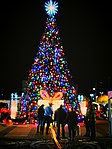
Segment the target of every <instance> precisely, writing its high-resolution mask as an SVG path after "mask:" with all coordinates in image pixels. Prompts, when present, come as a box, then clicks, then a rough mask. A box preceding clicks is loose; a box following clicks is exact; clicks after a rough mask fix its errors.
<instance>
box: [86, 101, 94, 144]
mask: <svg viewBox="0 0 112 149" xmlns="http://www.w3.org/2000/svg"><path fill="white" fill-rule="evenodd" d="M86 116H87V122H86V131H87V132H86V135H87V136H88V137H90V140H91V141H94V140H95V137H96V129H95V128H96V113H95V107H94V105H92V102H91V101H89V102H88V108H87V114H86Z"/></svg>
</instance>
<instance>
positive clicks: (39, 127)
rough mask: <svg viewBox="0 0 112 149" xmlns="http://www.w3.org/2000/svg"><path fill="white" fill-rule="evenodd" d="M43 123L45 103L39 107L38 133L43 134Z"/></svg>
mask: <svg viewBox="0 0 112 149" xmlns="http://www.w3.org/2000/svg"><path fill="white" fill-rule="evenodd" d="M43 123H44V104H42V105H41V106H40V107H39V108H38V125H37V133H39V132H40V134H43Z"/></svg>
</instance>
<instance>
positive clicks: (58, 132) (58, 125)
mask: <svg viewBox="0 0 112 149" xmlns="http://www.w3.org/2000/svg"><path fill="white" fill-rule="evenodd" d="M59 137H60V123H59V122H57V139H59Z"/></svg>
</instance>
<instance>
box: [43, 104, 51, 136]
mask: <svg viewBox="0 0 112 149" xmlns="http://www.w3.org/2000/svg"><path fill="white" fill-rule="evenodd" d="M52 105H53V103H52V102H50V103H49V105H48V106H47V107H45V109H44V124H43V131H44V126H45V123H47V126H46V134H48V133H49V126H50V123H52V115H53V109H52Z"/></svg>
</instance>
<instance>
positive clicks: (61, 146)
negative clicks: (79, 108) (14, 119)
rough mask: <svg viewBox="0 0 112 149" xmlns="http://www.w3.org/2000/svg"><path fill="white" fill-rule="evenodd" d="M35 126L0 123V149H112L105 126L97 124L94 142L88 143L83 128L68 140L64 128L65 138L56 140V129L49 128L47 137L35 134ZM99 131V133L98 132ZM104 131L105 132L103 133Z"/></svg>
mask: <svg viewBox="0 0 112 149" xmlns="http://www.w3.org/2000/svg"><path fill="white" fill-rule="evenodd" d="M36 127H37V125H36V124H24V125H23V124H21V125H4V124H3V123H0V149H4V148H8V147H9V148H11V149H20V148H21V149H39V148H41V149H44V148H45V149H50V148H52V149H72V148H74V149H89V148H90V149H91V148H92V149H112V137H111V136H109V135H108V133H107V125H106V123H103V125H102V127H101V125H100V123H97V129H96V140H95V141H90V139H89V138H88V137H85V136H84V135H85V126H84V125H81V124H80V125H79V131H77V134H76V139H75V140H74V141H69V140H68V131H67V130H68V129H67V126H65V134H66V137H65V138H64V139H63V138H62V137H60V140H57V139H56V128H55V127H52V126H51V128H50V133H49V134H48V135H45V133H44V135H40V134H39V133H37V132H36ZM100 129H101V130H102V131H101V130H100ZM99 130H100V131H99ZM105 131H106V132H105Z"/></svg>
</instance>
